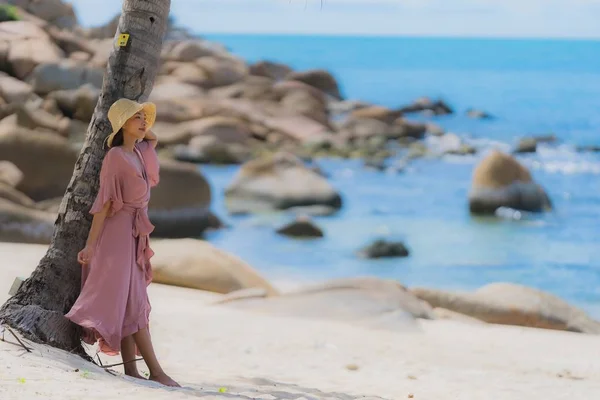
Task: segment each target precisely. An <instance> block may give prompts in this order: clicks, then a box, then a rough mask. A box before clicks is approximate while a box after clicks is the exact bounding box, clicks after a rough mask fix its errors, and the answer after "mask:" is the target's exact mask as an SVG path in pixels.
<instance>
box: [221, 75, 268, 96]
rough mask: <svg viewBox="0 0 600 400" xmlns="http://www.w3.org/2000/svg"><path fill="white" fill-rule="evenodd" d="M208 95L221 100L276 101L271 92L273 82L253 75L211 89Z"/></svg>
mask: <svg viewBox="0 0 600 400" xmlns="http://www.w3.org/2000/svg"><path fill="white" fill-rule="evenodd" d="M210 95H211V96H214V97H217V98H222V99H248V100H255V101H276V100H278V95H277V94H276V93H275V92H274V91H273V80H272V79H269V78H265V77H262V76H253V75H251V76H248V77H247V78H245V79H244V80H243V81H240V82H236V83H234V84H231V85H226V86H220V87H217V88H213V89H211V90H210Z"/></svg>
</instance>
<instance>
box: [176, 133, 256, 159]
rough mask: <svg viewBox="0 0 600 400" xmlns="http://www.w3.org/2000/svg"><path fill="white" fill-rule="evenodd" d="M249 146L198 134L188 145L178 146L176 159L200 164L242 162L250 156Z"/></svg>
mask: <svg viewBox="0 0 600 400" xmlns="http://www.w3.org/2000/svg"><path fill="white" fill-rule="evenodd" d="M247 150H248V149H247V147H245V146H243V145H242V144H240V143H227V142H222V141H220V140H219V139H218V137H216V136H196V137H194V138H192V140H190V143H189V144H188V145H187V146H186V145H178V146H176V147H175V148H174V149H173V151H174V156H175V159H176V160H179V161H186V162H192V163H198V164H221V165H223V164H241V163H243V162H244V161H246V160H247V159H248V158H249V153H248V151H247Z"/></svg>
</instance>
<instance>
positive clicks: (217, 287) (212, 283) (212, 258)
mask: <svg viewBox="0 0 600 400" xmlns="http://www.w3.org/2000/svg"><path fill="white" fill-rule="evenodd" d="M151 246H152V249H153V250H154V252H155V253H156V254H155V255H154V257H152V260H151V262H152V271H153V274H154V278H153V281H154V282H156V283H162V284H167V285H174V286H181V287H187V288H192V289H199V290H206V291H210V292H216V293H223V294H226V293H230V292H234V291H237V290H241V289H249V288H260V289H264V290H265V291H266V293H267V294H268V295H277V294H278V291H277V289H275V288H274V287H273V286H271V284H269V282H267V281H266V280H265V279H264V278H263V277H262V276H260V274H259V273H258V272H257V271H255V270H254V269H253V268H252V267H251V266H249V265H248V264H246V263H245V262H244V261H242V260H241V259H239V258H237V257H235V256H233V255H231V254H229V253H226V252H224V251H222V250H220V249H218V248H216V247H214V246H213V245H211V244H210V243H207V242H205V241H202V240H197V239H172V240H168V239H167V240H153V241H152V242H151Z"/></svg>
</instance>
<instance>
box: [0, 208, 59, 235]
mask: <svg viewBox="0 0 600 400" xmlns="http://www.w3.org/2000/svg"><path fill="white" fill-rule="evenodd" d="M54 220H55V216H54V214H51V213H48V212H44V211H40V210H35V209H33V208H29V207H25V206H22V205H19V204H16V203H13V202H12V201H9V200H7V199H5V198H0V241H2V242H13V243H39V244H49V243H50V240H51V238H52V234H53V232H54Z"/></svg>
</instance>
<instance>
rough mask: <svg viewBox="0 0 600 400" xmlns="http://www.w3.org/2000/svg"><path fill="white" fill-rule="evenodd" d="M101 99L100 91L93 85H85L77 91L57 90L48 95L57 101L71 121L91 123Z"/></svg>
mask: <svg viewBox="0 0 600 400" xmlns="http://www.w3.org/2000/svg"><path fill="white" fill-rule="evenodd" d="M99 97H100V89H98V88H97V87H95V86H94V85H92V84H89V83H88V84H85V85H83V86H80V87H78V88H77V89H71V90H57V91H55V92H52V93H50V94H49V95H48V98H50V99H53V100H55V101H56V104H57V105H58V108H59V109H60V111H61V112H62V113H63V114H64V115H65V116H67V117H69V118H71V119H76V120H79V121H83V122H89V121H90V120H91V119H92V116H93V115H94V109H95V108H96V104H97V103H98V98H99Z"/></svg>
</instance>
